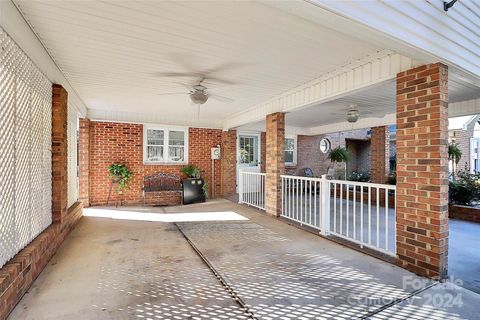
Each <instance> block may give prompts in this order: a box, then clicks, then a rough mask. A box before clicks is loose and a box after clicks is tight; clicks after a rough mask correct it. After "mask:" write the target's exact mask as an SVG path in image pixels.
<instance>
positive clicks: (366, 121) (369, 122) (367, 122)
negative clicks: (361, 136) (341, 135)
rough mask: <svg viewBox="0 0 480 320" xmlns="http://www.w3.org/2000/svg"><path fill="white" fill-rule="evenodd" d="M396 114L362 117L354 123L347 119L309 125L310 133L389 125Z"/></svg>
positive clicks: (394, 121)
mask: <svg viewBox="0 0 480 320" xmlns="http://www.w3.org/2000/svg"><path fill="white" fill-rule="evenodd" d="M396 119H397V117H396V114H395V113H389V114H387V115H385V116H384V117H383V118H363V119H359V120H358V121H357V122H355V123H348V122H347V121H343V122H338V123H332V124H327V125H324V126H318V127H311V128H310V130H309V131H310V135H317V134H325V133H334V132H340V131H348V130H356V129H365V128H372V127H379V126H389V125H392V124H395V123H396Z"/></svg>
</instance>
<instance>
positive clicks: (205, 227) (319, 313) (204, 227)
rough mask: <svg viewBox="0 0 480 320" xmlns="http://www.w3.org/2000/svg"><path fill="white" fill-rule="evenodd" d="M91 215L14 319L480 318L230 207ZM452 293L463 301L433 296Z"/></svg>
mask: <svg viewBox="0 0 480 320" xmlns="http://www.w3.org/2000/svg"><path fill="white" fill-rule="evenodd" d="M85 213H86V215H87V216H86V217H83V218H82V220H81V221H80V223H79V225H78V226H77V228H76V229H75V230H74V231H73V232H72V233H71V235H70V236H69V237H68V239H67V240H66V241H65V243H64V244H63V245H62V246H61V248H60V249H59V251H58V252H57V254H56V255H55V256H54V257H53V259H52V260H51V261H50V263H49V265H48V266H47V268H46V269H45V271H44V272H43V273H42V274H41V275H40V276H39V278H38V279H37V280H36V281H35V283H34V285H33V286H32V288H31V289H30V290H29V292H28V293H27V294H26V295H25V296H24V298H23V299H22V300H21V302H20V303H19V305H18V306H17V307H16V309H15V310H14V311H13V313H12V314H11V316H10V318H9V319H252V318H253V319H357V318H370V317H371V318H376V319H387V318H394V319H412V318H413V317H412V315H421V314H426V315H427V314H428V315H429V318H433V319H475V318H476V316H477V314H478V312H479V310H480V309H479V307H478V306H480V296H478V295H477V294H474V293H472V292H470V291H468V290H465V289H462V288H459V287H456V286H450V287H445V286H444V285H442V284H438V283H434V282H431V281H425V280H424V279H422V278H419V277H416V276H414V275H413V274H411V273H410V272H408V271H406V270H404V269H401V268H398V267H396V266H394V265H391V264H389V263H386V262H383V261H381V260H378V259H375V258H373V257H370V256H368V255H365V254H363V253H360V252H357V251H354V250H351V249H348V248H345V247H343V246H341V245H339V244H336V243H334V242H331V241H330V240H327V239H324V238H321V237H319V236H316V235H314V234H310V233H307V232H305V231H303V230H300V229H298V228H295V227H293V226H290V225H288V224H286V223H284V222H282V221H279V220H276V219H272V218H269V217H266V216H265V215H263V214H262V213H260V211H257V210H256V209H251V208H248V207H245V206H240V205H237V204H234V203H231V202H229V201H227V200H218V201H212V202H207V203H205V204H199V205H190V206H179V207H165V208H147V209H144V208H121V209H119V210H115V209H114V208H111V209H108V208H91V209H88V210H86V211H85ZM422 290H423V291H422ZM447 294H449V295H451V296H452V297H456V298H457V300H459V301H458V302H461V304H462V305H459V304H457V303H455V304H452V305H450V304H446V303H442V304H440V305H439V304H438V303H437V302H438V301H433V300H432V299H430V298H429V297H431V296H441V297H444V296H446V295H447ZM458 297H459V298H458ZM421 318H425V317H420V318H418V319H421Z"/></svg>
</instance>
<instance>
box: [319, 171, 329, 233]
mask: <svg viewBox="0 0 480 320" xmlns="http://www.w3.org/2000/svg"><path fill="white" fill-rule="evenodd" d="M321 184H322V188H321V190H322V198H321V205H322V210H321V213H322V231H321V232H322V235H324V236H328V234H329V233H330V182H329V181H328V180H327V175H326V174H323V175H322V182H321Z"/></svg>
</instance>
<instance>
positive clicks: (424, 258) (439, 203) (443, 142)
mask: <svg viewBox="0 0 480 320" xmlns="http://www.w3.org/2000/svg"><path fill="white" fill-rule="evenodd" d="M447 139H448V69H447V67H446V66H444V65H442V64H431V65H426V66H421V67H418V68H415V69H411V70H409V71H406V72H401V73H399V74H398V75H397V257H398V260H397V261H398V264H399V265H400V266H402V267H404V268H406V269H408V270H411V271H413V272H415V273H417V274H420V275H424V276H428V277H445V276H446V275H447V270H448V265H447V257H448V155H447Z"/></svg>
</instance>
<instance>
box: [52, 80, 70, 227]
mask: <svg viewBox="0 0 480 320" xmlns="http://www.w3.org/2000/svg"><path fill="white" fill-rule="evenodd" d="M52 90H53V96H52V218H53V222H62V220H63V218H64V217H65V215H66V213H67V201H68V200H67V157H68V149H67V140H68V139H67V104H68V93H67V91H66V90H65V89H64V88H63V87H62V86H61V85H58V84H54V85H53V88H52Z"/></svg>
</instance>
